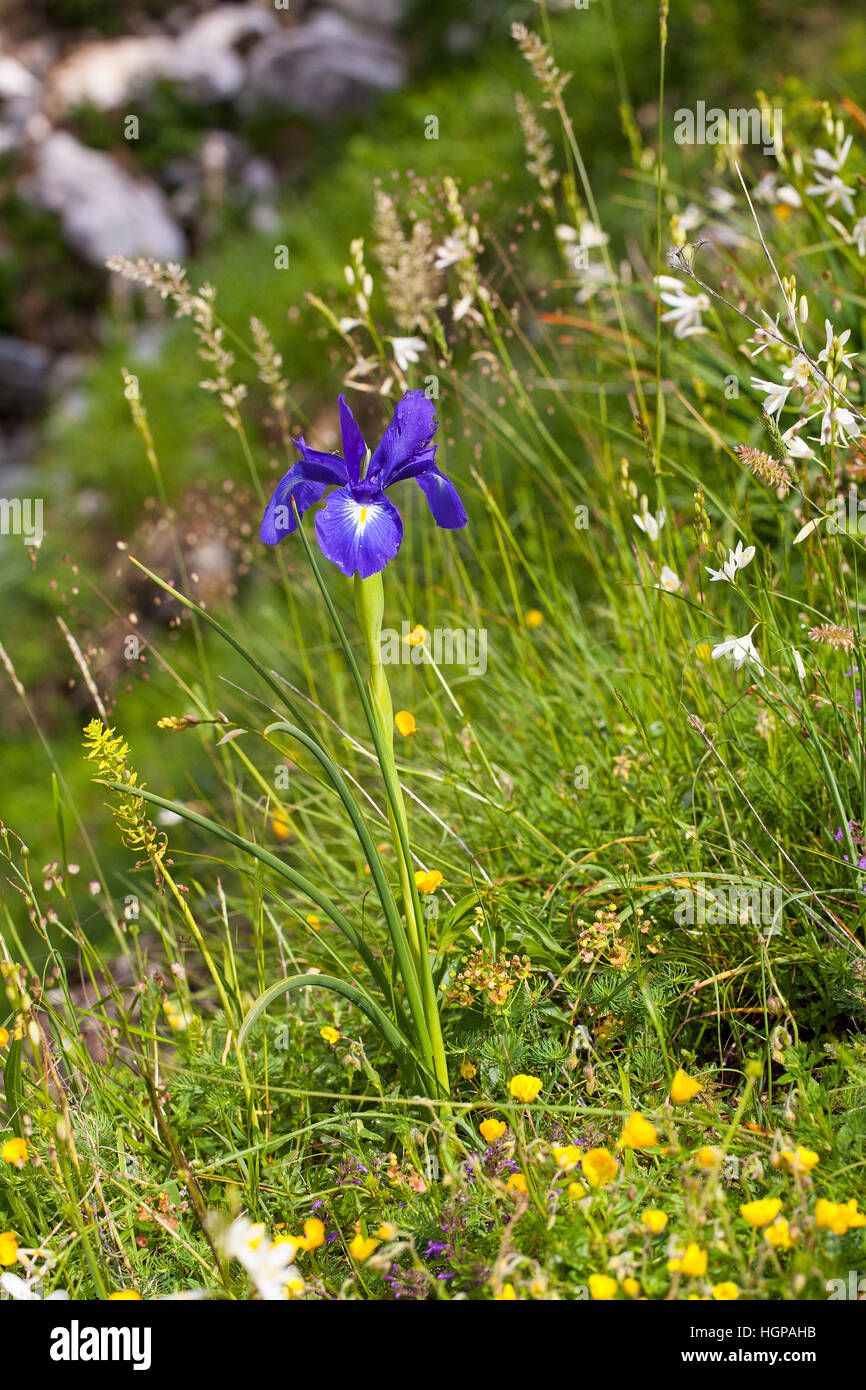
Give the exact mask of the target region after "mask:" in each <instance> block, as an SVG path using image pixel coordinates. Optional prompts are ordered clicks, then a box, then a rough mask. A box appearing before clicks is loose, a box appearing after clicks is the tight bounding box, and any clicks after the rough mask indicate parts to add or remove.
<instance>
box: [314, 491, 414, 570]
mask: <svg viewBox="0 0 866 1390" xmlns="http://www.w3.org/2000/svg"><path fill="white" fill-rule="evenodd" d="M402 539H403V523H402V521H401V520H400V513H399V512H398V511H397V508H396V507H395V506H394V505H393V503H391V502H389V501H388V499H387V497H385V495H384V494H383V493H381V492H374V493H372V494H369V495H366V496H365V495H363V494H362V495H359V496H355V495H353V494H352V492H351V491H350V489H349V488H345V487H344V488H340V489H339V490H338V491H337V492H332V493H331V495H330V497H329V498H328V501H327V503H326V504H325V506H324V507H323V508H322V509H321V511H319V512H317V513H316V540H317V541H318V542H319V548H320V549H321V551H322V554H323V555H324V556H325V559H326V560H330V561H331V562H332V563H333V564H335V565H336V566H337V567H338V569H341V570H342V571H343V573H344V574H345V575H348V576H349V578H351V576H352V575H353V574H354V573H355V572H356V571H357V573H358V574H359V575H360V576H361V578H362V579H367V578H369V576H370V575H371V574H378V572H379V570H383V569H384V568H385V566H386V565H387V564H388V562H389V560H393V558H394V556H395V555H396V554H397V551H398V550H399V549H400V542H401V541H402Z"/></svg>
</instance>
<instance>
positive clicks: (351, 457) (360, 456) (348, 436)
mask: <svg viewBox="0 0 866 1390" xmlns="http://www.w3.org/2000/svg"><path fill="white" fill-rule="evenodd" d="M340 427H341V429H342V431H343V458H344V459H345V462H346V477H347V479H348V481H349V482H350V483H357V481H358V479H359V478H360V476H361V464H362V463H363V461H364V455H365V454H366V452H367V446H366V444H365V443H364V436H363V435H362V433H361V431H360V430H359V429H358V426H357V424H356V422H355V417H354V415H353V414H352V412H351V410H350V409H349V407H348V406H347V404H346V397H345V396H341V397H340Z"/></svg>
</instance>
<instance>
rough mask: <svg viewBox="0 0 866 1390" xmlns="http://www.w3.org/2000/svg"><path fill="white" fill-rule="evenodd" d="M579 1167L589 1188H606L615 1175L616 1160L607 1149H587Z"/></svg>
mask: <svg viewBox="0 0 866 1390" xmlns="http://www.w3.org/2000/svg"><path fill="white" fill-rule="evenodd" d="M580 1166H581V1168H582V1169H583V1176H584V1177H585V1178H586V1180H587V1182H588V1183H589V1185H590V1187H606V1186H607V1184H608V1183H609V1182H613V1180H614V1178H615V1177H616V1174H617V1165H616V1159H615V1158H614V1156H613V1154H612V1153H611V1152H610V1150H609V1149H588V1150H587V1152H586V1153H585V1154H584V1155H583V1158H582V1159H581V1160H580Z"/></svg>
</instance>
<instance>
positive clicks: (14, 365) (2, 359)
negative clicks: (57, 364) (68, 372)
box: [0, 336, 51, 417]
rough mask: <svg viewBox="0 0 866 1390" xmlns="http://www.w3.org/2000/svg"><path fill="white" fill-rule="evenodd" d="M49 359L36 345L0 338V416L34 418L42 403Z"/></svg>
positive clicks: (20, 340)
mask: <svg viewBox="0 0 866 1390" xmlns="http://www.w3.org/2000/svg"><path fill="white" fill-rule="evenodd" d="M50 369H51V358H50V356H49V354H48V353H47V352H46V350H45V348H43V347H40V345H39V344H38V343H25V342H24V341H23V340H22V339H21V338H10V337H5V336H4V337H0V415H3V416H9V415H14V416H16V417H17V416H27V415H35V414H37V413H38V411H39V410H40V409H41V408H42V406H43V405H44V403H45V398H46V395H47V392H48V377H49V372H50Z"/></svg>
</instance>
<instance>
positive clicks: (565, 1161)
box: [550, 1144, 580, 1173]
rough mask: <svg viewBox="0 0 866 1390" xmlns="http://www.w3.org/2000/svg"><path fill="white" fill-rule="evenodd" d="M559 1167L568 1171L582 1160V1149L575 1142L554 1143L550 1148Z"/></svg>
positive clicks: (565, 1171)
mask: <svg viewBox="0 0 866 1390" xmlns="http://www.w3.org/2000/svg"><path fill="white" fill-rule="evenodd" d="M550 1152H551V1154H552V1156H553V1160H554V1162H555V1164H556V1166H557V1168H561V1169H562V1171H563V1172H564V1173H568V1172H570V1171H571V1169H572V1168H576V1167H577V1165H578V1163H579V1162H580V1149H577V1148H575V1146H574V1144H554V1145H553V1146H552V1148H551V1150H550Z"/></svg>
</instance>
